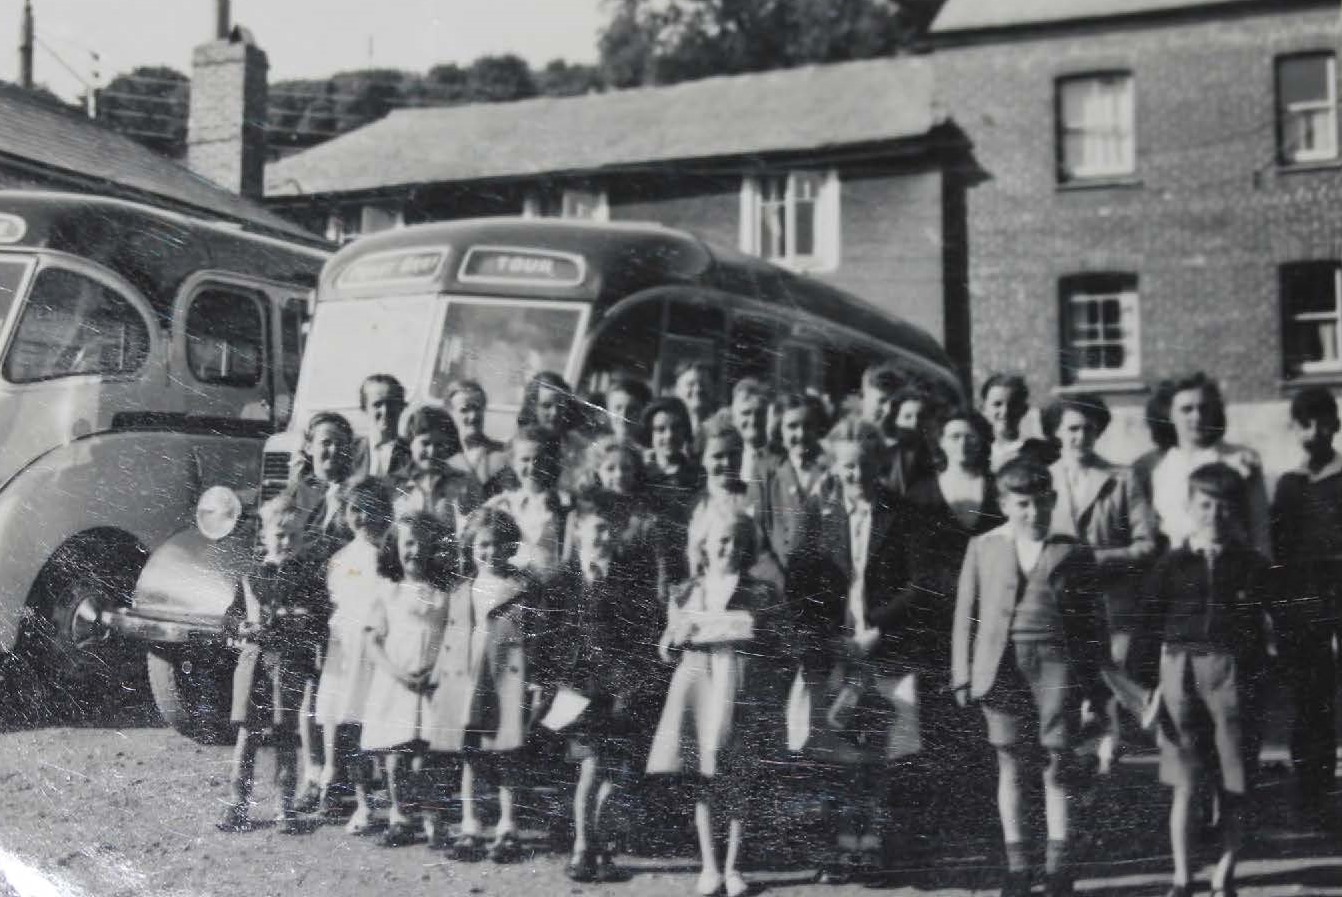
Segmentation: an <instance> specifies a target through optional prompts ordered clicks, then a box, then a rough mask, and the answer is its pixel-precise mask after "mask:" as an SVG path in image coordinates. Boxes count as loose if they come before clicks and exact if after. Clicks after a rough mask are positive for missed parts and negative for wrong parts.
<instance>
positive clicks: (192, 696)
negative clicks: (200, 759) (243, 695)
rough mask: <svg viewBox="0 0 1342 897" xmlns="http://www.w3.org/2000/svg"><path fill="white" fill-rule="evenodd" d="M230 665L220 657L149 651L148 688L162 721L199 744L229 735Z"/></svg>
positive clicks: (225, 737) (219, 739)
mask: <svg viewBox="0 0 1342 897" xmlns="http://www.w3.org/2000/svg"><path fill="white" fill-rule="evenodd" d="M232 674H233V667H232V664H231V663H228V662H226V661H225V660H222V659H220V658H190V657H187V656H184V655H176V654H164V653H160V652H158V651H150V652H149V688H150V689H151V690H152V691H153V693H154V704H155V705H157V706H158V712H159V714H160V715H161V716H162V717H163V720H164V722H166V723H167V724H168V725H170V726H172V727H173V728H174V729H176V730H177V731H178V732H180V733H182V734H183V735H185V736H186V737H188V738H191V739H194V740H195V741H198V742H200V743H201V744H223V743H224V742H226V741H228V740H229V738H230V737H231V735H232V731H233V729H232V725H231V724H230V723H229V710H230V707H231V704H232V692H233V675H232Z"/></svg>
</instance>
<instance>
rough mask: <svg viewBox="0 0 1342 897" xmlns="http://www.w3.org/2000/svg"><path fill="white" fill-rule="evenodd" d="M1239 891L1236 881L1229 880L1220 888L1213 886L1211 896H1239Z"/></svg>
mask: <svg viewBox="0 0 1342 897" xmlns="http://www.w3.org/2000/svg"><path fill="white" fill-rule="evenodd" d="M1238 894H1239V892H1238V891H1237V890H1236V889H1235V883H1234V882H1233V881H1232V882H1227V883H1226V884H1224V885H1222V886H1221V887H1219V888H1212V890H1211V895H1210V897H1237V895H1238Z"/></svg>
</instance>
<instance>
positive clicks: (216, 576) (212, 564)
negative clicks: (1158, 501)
mask: <svg viewBox="0 0 1342 897" xmlns="http://www.w3.org/2000/svg"><path fill="white" fill-rule="evenodd" d="M687 358H696V359H705V360H707V361H709V362H710V363H711V364H712V365H714V366H715V367H716V369H717V370H718V372H719V376H718V378H717V379H718V382H719V383H722V384H730V383H732V382H735V381H736V380H737V379H739V378H741V377H743V376H747V375H753V376H757V377H760V378H762V379H763V380H765V381H766V382H768V383H772V384H774V385H776V386H777V387H778V388H780V389H792V390H797V391H818V392H821V393H825V394H827V395H829V396H832V397H833V398H835V399H836V400H838V399H842V398H843V397H844V396H846V395H847V394H848V393H850V392H851V391H852V390H853V389H855V388H856V387H857V385H858V381H859V378H860V375H861V372H862V370H863V369H864V368H866V367H867V366H868V365H870V364H873V363H875V362H878V361H889V362H893V363H895V364H898V365H901V366H903V367H904V368H905V370H907V372H908V374H909V378H910V379H911V380H916V381H920V382H922V383H924V384H926V385H927V386H928V387H929V388H931V389H933V390H935V391H938V392H941V393H943V394H947V395H949V396H955V397H958V396H959V395H960V389H961V386H960V382H959V379H958V376H957V374H956V372H955V371H954V370H953V368H952V366H951V362H950V360H949V359H948V357H947V356H946V354H945V353H944V352H943V351H942V349H941V347H940V346H939V345H938V344H937V343H936V342H935V341H934V340H933V339H932V338H931V337H930V336H928V335H927V334H926V333H924V332H922V331H921V330H919V329H917V328H915V327H913V326H911V325H909V324H907V323H905V322H904V321H901V320H899V319H897V318H894V317H891V316H890V315H887V314H885V313H883V312H881V311H879V310H877V309H876V308H874V307H873V306H871V305H869V304H867V303H865V302H863V301H861V300H859V299H857V298H855V297H853V296H850V295H848V294H845V293H843V292H841V291H839V290H837V289H834V288H832V287H829V286H825V285H823V284H821V283H819V282H817V281H813V280H809V279H805V278H802V277H798V276H795V275H793V274H790V273H788V272H786V271H784V270H782V269H780V268H778V267H775V266H773V265H771V264H768V263H766V262H763V261H760V260H758V259H754V258H749V257H745V256H741V255H738V254H736V253H731V252H724V251H723V250H721V249H718V248H715V247H710V246H708V245H706V244H705V243H704V242H702V241H701V240H699V239H696V238H695V237H693V236H690V235H688V234H685V233H681V232H678V231H674V230H669V229H666V228H663V227H658V226H655V225H632V224H625V225H616V224H608V225H595V224H585V223H577V222H561V221H545V220H521V219H485V220H472V221H458V222H447V223H435V224H425V225H418V226H414V227H408V228H404V229H401V230H396V231H391V232H387V233H383V234H377V235H374V236H370V237H366V238H363V239H361V240H358V241H356V242H355V243H353V244H351V245H350V246H348V247H346V248H344V249H342V250H341V251H340V252H339V253H338V254H336V255H335V256H334V257H333V258H332V259H331V260H330V262H329V263H328V264H327V265H326V267H325V269H324V270H323V272H322V277H321V284H320V286H319V288H318V292H317V301H316V310H315V313H314V317H313V321H312V329H311V333H310V337H309V341H308V345H307V349H306V354H305V357H304V362H303V369H302V374H301V376H300V377H299V382H298V390H297V394H296V396H295V400H294V401H295V404H294V414H293V418H292V421H291V423H290V426H289V428H288V429H287V430H286V431H285V432H283V433H279V434H276V435H275V436H272V437H271V438H270V439H269V441H268V442H267V444H266V447H265V456H264V464H263V474H262V476H263V478H264V479H263V482H262V488H263V492H264V493H265V494H266V495H269V494H273V493H274V492H277V491H279V490H280V489H281V488H283V486H284V483H285V480H286V475H287V471H288V468H289V460H290V457H291V456H292V455H293V453H294V452H295V451H296V450H297V449H298V447H299V442H300V433H301V432H302V429H303V425H304V423H305V422H306V421H307V420H308V419H309V418H310V416H311V415H312V414H314V413H316V412H318V411H325V410H336V411H340V412H343V413H345V414H346V415H347V416H349V418H350V419H351V421H352V422H354V423H355V425H356V427H361V426H362V425H363V419H362V415H361V413H360V411H359V408H358V394H359V384H360V383H361V382H362V380H363V379H364V377H366V376H368V375H369V374H373V373H378V372H385V373H389V374H392V375H394V376H395V377H397V379H399V380H400V381H401V382H402V383H403V384H404V385H405V387H406V390H407V393H408V398H409V399H410V402H411V404H412V405H413V404H415V403H422V402H438V401H441V400H442V398H443V394H444V390H445V389H446V387H447V385H448V384H449V383H450V382H452V381H453V380H456V379H459V378H472V379H475V380H479V381H480V382H481V383H482V384H483V385H484V387H485V389H486V391H487V392H488V394H489V415H490V417H489V420H488V422H487V428H488V429H489V430H490V431H492V433H493V434H494V435H495V436H496V437H499V438H506V437H507V436H509V435H511V433H512V429H513V422H514V419H515V417H516V414H517V411H518V408H519V406H520V404H521V400H522V393H523V388H524V386H525V384H526V382H527V380H528V379H529V378H530V377H531V376H532V375H533V374H535V373H536V372H538V371H542V370H552V371H558V372H560V373H562V374H563V375H564V376H565V378H566V379H567V380H568V381H569V382H570V383H573V384H576V385H577V386H578V387H579V389H582V390H590V391H599V390H601V389H603V388H604V386H605V385H606V384H607V383H608V382H609V381H610V379H611V378H612V377H613V376H616V375H618V374H626V373H627V374H633V375H636V376H639V377H643V378H646V379H647V380H648V381H649V382H651V383H654V384H658V385H659V386H662V387H665V386H666V385H668V381H669V379H670V376H671V372H672V371H673V369H674V368H675V367H676V365H677V364H678V363H679V362H680V361H682V360H684V359H687ZM245 507H247V502H245V501H238V500H234V499H232V498H231V497H230V496H228V495H227V494H226V493H222V492H219V491H216V492H213V493H211V497H210V499H209V500H208V501H207V502H206V506H205V507H202V509H201V519H202V521H206V522H207V525H206V526H204V527H202V528H201V529H204V530H207V531H208V534H207V533H206V532H202V531H200V529H192V528H189V529H187V530H185V531H183V532H182V533H180V534H179V535H178V536H176V537H174V538H173V539H172V540H171V541H169V542H168V543H167V544H166V545H164V546H163V547H162V548H160V549H159V551H158V552H156V553H155V555H154V556H153V557H152V558H151V559H150V560H149V563H148V564H147V566H146V567H145V569H144V571H143V573H142V574H141V576H140V580H139V585H138V588H137V590H136V595H135V604H134V608H133V610H131V611H130V612H127V613H123V614H120V615H118V616H117V617H116V618H114V619H113V620H112V623H113V624H114V625H115V626H117V627H118V628H120V629H122V630H123V631H126V632H131V633H134V634H136V635H138V636H140V637H141V638H143V639H145V640H147V641H148V642H150V643H151V644H150V649H151V650H150V667H151V673H152V674H153V675H152V681H153V683H154V685H155V694H156V697H157V699H158V703H159V707H160V710H161V711H162V712H163V714H164V716H165V717H166V718H167V719H168V720H169V721H170V722H172V723H173V724H174V725H176V726H178V727H179V728H181V729H182V730H183V731H185V732H187V733H188V734H192V735H194V736H196V737H201V738H208V737H211V736H213V735H217V734H220V733H221V732H222V731H223V726H222V724H221V722H222V720H224V719H226V713H227V707H228V703H227V698H228V688H229V684H228V683H229V680H228V675H227V674H228V670H229V666H228V663H227V656H226V655H225V654H224V653H223V651H222V649H221V647H220V645H219V644H218V642H217V636H218V632H219V623H220V618H221V615H222V613H223V611H224V609H225V607H226V606H227V604H228V602H229V599H230V598H231V596H232V589H233V581H234V578H235V577H236V575H237V573H238V571H239V570H240V569H241V567H242V565H243V564H244V563H245V561H246V558H247V554H248V551H249V550H250V547H251V544H252V541H253V539H254V529H253V521H251V520H250V519H247V518H249V517H250V515H249V514H246V513H244V508H245ZM240 518H241V519H242V520H246V525H239V522H240Z"/></svg>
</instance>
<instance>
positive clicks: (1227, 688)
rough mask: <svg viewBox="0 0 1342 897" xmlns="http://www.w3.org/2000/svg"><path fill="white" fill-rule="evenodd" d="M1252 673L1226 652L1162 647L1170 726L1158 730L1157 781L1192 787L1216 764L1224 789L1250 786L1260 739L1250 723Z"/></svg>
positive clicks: (1232, 791) (1240, 789)
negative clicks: (1158, 769) (1254, 750)
mask: <svg viewBox="0 0 1342 897" xmlns="http://www.w3.org/2000/svg"><path fill="white" fill-rule="evenodd" d="M1252 679H1253V677H1252V675H1251V674H1250V671H1246V670H1245V669H1244V665H1243V664H1242V663H1241V662H1240V661H1239V660H1237V659H1236V658H1235V656H1234V655H1233V654H1231V653H1229V652H1225V651H1209V652H1201V651H1187V650H1184V649H1181V648H1177V647H1171V646H1166V647H1165V648H1164V649H1163V650H1162V651H1161V656H1160V699H1161V702H1162V703H1163V704H1164V710H1165V713H1166V714H1167V715H1168V722H1169V725H1168V726H1162V727H1161V730H1160V739H1159V740H1160V780H1161V781H1162V782H1164V783H1165V784H1166V785H1170V786H1175V787H1178V786H1191V785H1192V784H1193V783H1194V782H1196V781H1197V778H1198V776H1200V775H1203V774H1205V773H1206V771H1207V770H1208V769H1209V768H1211V767H1212V766H1213V765H1215V767H1216V769H1217V770H1218V774H1219V778H1220V781H1219V785H1220V788H1221V790H1222V791H1224V792H1226V793H1227V794H1236V795H1240V794H1244V793H1245V792H1246V791H1247V790H1248V783H1249V778H1250V770H1251V769H1252V768H1253V767H1254V765H1255V761H1256V759H1257V758H1256V757H1252V756H1250V754H1251V753H1252V752H1253V751H1252V748H1251V745H1256V744H1257V743H1258V741H1257V739H1256V738H1255V737H1254V732H1253V731H1252V730H1251V727H1252V726H1253V725H1254V713H1253V707H1252V694H1253V689H1252V685H1253V683H1252Z"/></svg>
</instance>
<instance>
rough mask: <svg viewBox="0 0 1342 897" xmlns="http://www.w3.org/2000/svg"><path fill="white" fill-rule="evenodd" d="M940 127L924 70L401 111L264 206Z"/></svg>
mask: <svg viewBox="0 0 1342 897" xmlns="http://www.w3.org/2000/svg"><path fill="white" fill-rule="evenodd" d="M938 121H939V119H938V116H937V113H936V112H935V111H934V105H933V82H932V74H931V68H930V66H929V65H928V64H927V62H926V61H924V60H921V59H915V58H897V59H875V60H866V61H861V62H848V63H842V64H838V65H825V66H807V67H804V68H796V69H787V70H781V71H774V72H764V73H759V74H749V75H735V76H729V77H717V78H706V79H703V80H700V81H691V82H686V83H684V84H677V85H673V86H670V87H653V88H640V89H636V90H624V91H612V92H609V93H600V94H587V95H584V96H578V97H564V98H540V99H532V100H522V101H518V102H512V103H479V104H471V105H465V106H451V107H441V108H428V109H401V110H397V111H395V112H392V113H391V114H390V115H388V116H387V117H386V118H383V119H381V120H379V121H376V122H373V123H372V124H369V125H365V126H364V127H362V128H359V129H358V130H355V131H351V132H349V133H347V134H344V135H342V136H340V137H336V138H334V139H333V140H329V141H327V142H326V143H323V144H320V145H319V146H316V147H313V148H312V149H309V150H305V151H304V152H301V153H298V154H296V155H293V156H289V157H288V158H285V159H281V160H280V161H278V162H275V163H273V164H271V165H270V166H269V168H268V169H267V172H266V197H267V199H274V198H277V197H282V196H295V195H299V194H325V193H344V192H352V191H359V190H373V189H378V188H383V187H392V186H398V185H408V184H418V183H442V182H454V181H472V180H482V179H490V178H511V177H525V176H528V175H539V174H550V173H559V172H599V171H602V170H606V171H610V170H620V169H627V168H630V167H637V166H642V165H647V164H651V163H659V162H671V161H675V160H689V159H710V158H724V157H739V156H749V155H753V154H759V153H772V152H780V151H796V150H817V149H822V148H825V147H833V146H845V145H852V144H859V143H868V142H876V141H885V140H892V139H900V138H910V137H916V136H918V135H922V134H926V133H927V132H928V131H929V130H930V129H931V128H932V127H933V125H935V124H936V123H937V122H938Z"/></svg>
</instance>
